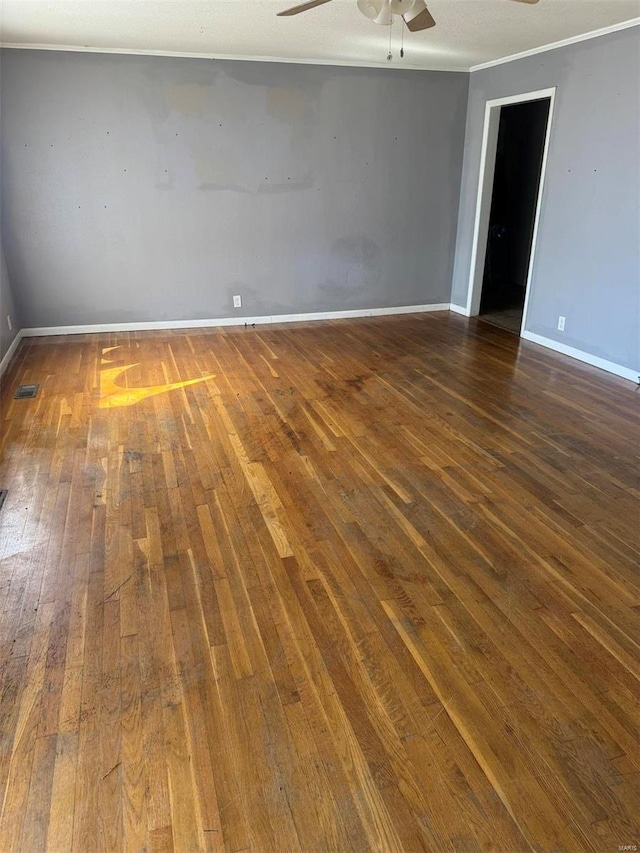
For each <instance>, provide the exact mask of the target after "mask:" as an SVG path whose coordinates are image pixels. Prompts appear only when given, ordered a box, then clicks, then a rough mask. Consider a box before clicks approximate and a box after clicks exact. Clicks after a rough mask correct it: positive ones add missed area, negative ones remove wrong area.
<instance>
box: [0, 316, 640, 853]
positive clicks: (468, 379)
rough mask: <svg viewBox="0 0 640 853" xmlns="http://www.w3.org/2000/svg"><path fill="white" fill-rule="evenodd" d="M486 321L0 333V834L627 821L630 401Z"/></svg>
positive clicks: (510, 851)
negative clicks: (24, 391)
mask: <svg viewBox="0 0 640 853" xmlns="http://www.w3.org/2000/svg"><path fill="white" fill-rule="evenodd" d="M518 345H519V341H518V339H517V338H516V337H515V336H511V335H509V334H508V333H506V332H503V331H502V330H500V329H496V328H494V327H491V326H489V325H487V324H483V323H478V322H477V321H467V320H465V319H464V318H461V317H457V316H455V315H448V314H445V313H443V314H425V315H414V316H410V317H390V318H380V319H371V320H368V319H367V320H354V321H336V322H328V323H316V324H305V325H289V326H281V327H276V326H270V327H269V326H263V327H258V328H255V329H251V328H248V329H245V328H233V329H224V330H194V331H193V332H187V333H178V332H176V333H137V334H125V333H123V334H110V335H103V336H78V337H69V338H48V339H47V338H41V339H29V340H25V341H23V343H22V345H21V348H20V350H19V353H18V356H17V358H16V360H15V361H14V363H13V367H12V368H10V370H9V373H8V374H7V375H6V378H5V382H4V388H3V392H2V394H3V396H2V426H3V438H2V449H3V457H2V463H1V466H0V488H7V489H8V490H9V496H8V499H7V502H6V504H5V507H4V509H3V510H2V511H1V514H0V528H1V541H0V554H1V556H2V569H1V572H0V602H1V607H0V612H1V617H2V622H1V626H0V627H1V631H0V664H1V666H2V673H1V690H2V703H1V706H0V738H1V739H0V747H1V752H0V804H1V805H2V816H1V822H0V850H1V851H2V853H9V851H20V853H34V852H35V851H41V850H48V851H56V853H57V852H58V851H77V853H94V851H100V850H108V851H120V850H124V851H170V850H174V851H179V853H183V851H185V853H191V851H207V850H211V851H222V850H229V851H249V850H251V851H256V853H262V851H277V853H289V851H305V853H307V851H339V853H342V851H344V853H353V851H385V853H386V851H401V850H403V851H422V850H427V851H451V853H454V852H455V853H462V852H463V851H464V853H472V851H481V850H492V851H497V853H519V852H520V851H522V853H525V851H531V850H533V851H547V853H551V852H552V851H553V853H559V851H580V853H583V851H597V853H600V851H616V850H618V845H633V844H637V843H638V826H637V818H638V816H639V815H640V803H639V799H640V798H639V791H640V772H639V771H640V751H639V747H638V718H639V714H638V711H639V704H638V695H639V694H638V677H639V676H640V654H639V653H640V645H639V643H640V637H639V615H640V595H639V591H638V580H639V578H638V518H639V516H638V508H637V506H638V505H637V502H636V499H637V497H638V491H637V487H638V471H637V465H636V463H637V456H636V454H637V438H638V431H637V427H636V422H635V420H634V409H635V408H636V404H637V403H638V401H639V396H640V395H639V394H638V392H637V391H636V390H635V389H634V388H633V386H632V385H631V384H630V383H628V382H625V381H623V380H619V379H617V378H615V377H611V376H608V375H606V374H604V373H602V372H600V371H598V370H595V369H592V368H589V367H586V366H584V365H580V364H579V363H577V362H574V361H571V360H570V359H566V358H563V357H562V356H555V355H554V354H552V353H549V352H547V351H545V350H542V349H540V348H538V347H536V346H534V345H531V344H522V345H521V346H520V349H518ZM202 377H209V378H207V379H202ZM194 379H195V380H199V379H202V381H196V382H193V383H192V384H188V383H189V382H191V381H192V380H194ZM18 382H23V383H31V382H38V383H40V386H41V390H40V393H39V395H38V397H37V398H36V399H35V400H19V401H17V400H16V401H14V400H13V399H11V397H12V393H13V390H14V388H15V385H16V384H17V383H18Z"/></svg>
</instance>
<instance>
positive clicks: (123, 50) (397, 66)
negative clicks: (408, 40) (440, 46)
mask: <svg viewBox="0 0 640 853" xmlns="http://www.w3.org/2000/svg"><path fill="white" fill-rule="evenodd" d="M0 50H52V51H62V52H63V53H107V54H117V55H123V56H168V57H171V58H174V59H209V60H213V61H216V60H217V61H225V60H226V61H229V62H281V63H283V64H285V65H329V66H337V67H344V68H389V69H391V70H392V71H440V72H442V73H445V74H446V73H454V74H468V73H469V68H468V67H467V66H464V67H463V66H460V67H454V68H449V67H447V68H442V67H440V68H436V67H430V66H426V65H425V66H423V65H407V64H405V62H404V60H401V61H400V60H399V61H398V62H388V61H387V58H386V52H385V57H384V61H380V62H350V61H349V60H342V59H302V58H297V57H283V56H246V55H242V56H240V55H238V54H233V53H225V54H214V53H195V52H193V53H192V52H188V51H177V50H142V49H140V50H138V49H135V48H129V47H93V46H89V45H77V44H75V45H74V44H15V43H11V42H0ZM401 63H402V64H401Z"/></svg>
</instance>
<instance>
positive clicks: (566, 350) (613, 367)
mask: <svg viewBox="0 0 640 853" xmlns="http://www.w3.org/2000/svg"><path fill="white" fill-rule="evenodd" d="M520 337H522V338H524V340H525V341H531V342H532V343H534V344H540V346H542V347H547V349H552V350H555V351H556V352H560V353H562V354H563V355H568V356H571V358H576V359H578V361H584V362H585V363H586V364H590V365H592V367H599V368H600V369H601V370H606V371H607V373H615V375H616V376H621V377H622V378H623V379H629V380H630V381H631V382H636V383H637V382H638V381H639V380H640V371H638V370H632V369H631V368H630V367H623V366H622V365H621V364H615V362H613V361H607V360H606V359H604V358H599V356H597V355H591V353H589V352H583V350H579V349H575V347H569V346H567V345H566V344H561V343H559V342H558V341H554V340H553V339H552V338H545V337H544V336H543V335H537V334H536V333H535V332H527V331H523V332H522V334H521V335H520Z"/></svg>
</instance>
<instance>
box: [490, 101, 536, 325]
mask: <svg viewBox="0 0 640 853" xmlns="http://www.w3.org/2000/svg"><path fill="white" fill-rule="evenodd" d="M549 105H550V100H549V99H548V98H545V99H544V100H540V101H528V102H526V103H523V104H512V105H511V106H505V107H502V109H501V110H500V125H499V129H498V142H497V148H496V164H495V171H494V176H493V192H492V195H491V212H490V215H489V232H488V235H487V252H486V255H485V262H484V274H483V279H482V295H481V300H480V315H481V317H482V319H483V320H488V321H489V322H492V323H495V324H496V325H499V326H502V327H503V328H506V329H509V330H510V331H513V332H517V333H518V334H519V333H520V326H521V325H522V314H523V311H524V301H525V296H526V289H527V276H528V273H529V261H530V257H531V243H532V240H533V228H534V223H535V217H536V208H537V204H538V190H539V187H540V173H541V171H542V157H543V154H544V144H545V139H546V135H547V122H548V119H549Z"/></svg>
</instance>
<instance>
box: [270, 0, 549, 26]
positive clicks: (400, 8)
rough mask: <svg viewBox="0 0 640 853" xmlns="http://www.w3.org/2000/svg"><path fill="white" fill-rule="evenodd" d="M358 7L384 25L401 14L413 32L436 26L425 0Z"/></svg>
mask: <svg viewBox="0 0 640 853" xmlns="http://www.w3.org/2000/svg"><path fill="white" fill-rule="evenodd" d="M330 2H331V0H308V2H306V3H300V4H299V5H298V6H292V7H291V8H290V9H285V10H284V12H278V16H279V17H288V16H289V15H299V14H300V12H306V11H307V10H309V9H314V8H315V7H316V6H322V5H323V4H324V3H330ZM357 2H358V9H360V11H361V12H362V14H363V15H365V16H366V17H367V18H369V19H370V20H371V21H374V22H375V23H376V24H382V25H383V26H387V27H389V26H391V24H392V23H393V16H394V15H400V16H401V17H402V20H403V21H404V22H405V24H406V25H407V28H408V29H409V30H411V32H412V33H416V32H418V31H419V30H428V29H429V28H430V27H435V25H436V22H435V21H434V19H433V17H432V16H431V13H430V12H429V10H428V9H427V4H426V3H425V0H357ZM516 2H518V3H537V2H538V0H516Z"/></svg>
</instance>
